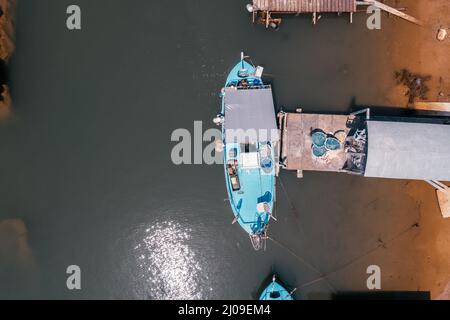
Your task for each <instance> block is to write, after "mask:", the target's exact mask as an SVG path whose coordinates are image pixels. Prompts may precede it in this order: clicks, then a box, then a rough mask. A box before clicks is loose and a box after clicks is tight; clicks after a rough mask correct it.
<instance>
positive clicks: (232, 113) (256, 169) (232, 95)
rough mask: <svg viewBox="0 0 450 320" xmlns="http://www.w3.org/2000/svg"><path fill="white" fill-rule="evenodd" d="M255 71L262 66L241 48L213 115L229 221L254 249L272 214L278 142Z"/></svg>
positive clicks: (267, 96) (266, 89) (267, 91)
mask: <svg viewBox="0 0 450 320" xmlns="http://www.w3.org/2000/svg"><path fill="white" fill-rule="evenodd" d="M261 76H262V67H255V66H254V65H252V64H251V63H249V62H248V61H246V57H245V56H244V54H243V53H242V54H241V61H240V62H239V63H238V64H237V65H236V66H235V67H234V68H233V69H232V70H231V72H230V74H229V75H228V78H227V80H226V83H225V87H224V88H223V89H222V92H221V97H222V111H221V113H220V114H218V115H217V116H216V117H215V118H214V122H215V123H216V124H217V125H221V126H222V141H219V144H220V149H221V151H223V154H224V166H225V168H224V169H225V181H226V186H227V191H228V197H229V201H230V205H231V208H232V210H233V214H234V216H235V218H234V221H233V223H236V222H238V223H239V225H240V226H241V227H242V228H243V229H244V230H245V231H246V232H247V233H248V234H249V235H250V239H251V242H252V244H253V247H254V248H255V250H259V249H261V248H264V247H265V241H266V239H267V227H268V223H269V221H270V219H271V218H273V216H272V213H273V209H274V203H275V173H276V170H277V165H278V163H277V161H276V158H277V157H276V153H277V146H278V145H277V143H278V141H279V131H278V128H277V123H276V119H275V107H274V102H273V96H272V88H271V87H270V86H268V85H265V84H264V83H263V81H262V79H261ZM216 146H217V144H216Z"/></svg>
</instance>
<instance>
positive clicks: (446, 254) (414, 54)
mask: <svg viewBox="0 0 450 320" xmlns="http://www.w3.org/2000/svg"><path fill="white" fill-rule="evenodd" d="M383 2H384V3H385V4H387V5H391V6H393V7H397V8H404V9H406V13H407V14H409V15H412V16H414V17H415V18H418V19H420V20H421V21H422V22H423V26H417V25H414V24H412V23H409V22H406V21H402V20H401V19H400V18H397V17H393V16H392V15H390V16H389V18H387V17H388V15H386V14H385V15H384V20H383V21H384V22H386V20H387V21H388V22H387V23H385V26H386V27H385V28H384V27H382V30H381V31H382V37H383V38H384V40H385V41H384V43H385V46H386V48H383V51H380V55H383V56H384V57H380V59H381V60H382V61H383V62H384V63H385V64H386V68H387V70H392V80H391V81H392V86H391V87H390V89H389V90H388V92H386V93H385V96H384V99H383V100H384V103H385V104H386V105H389V106H399V107H410V106H411V105H412V103H411V101H408V100H409V98H408V93H407V91H408V88H407V87H406V86H405V85H403V84H399V83H397V84H396V83H395V73H396V72H400V71H402V70H408V71H409V72H411V73H413V74H419V75H422V76H423V77H427V76H430V79H429V80H427V81H426V86H427V87H428V91H427V93H426V97H422V98H420V97H417V98H416V99H415V101H414V102H418V101H428V102H449V101H450V54H449V53H450V1H449V0H433V1H428V0H385V1H383ZM441 28H444V29H446V30H447V32H448V35H447V37H446V39H445V40H443V41H439V40H438V32H439V29H441ZM405 191H406V193H407V194H408V196H410V197H411V201H414V202H416V204H417V208H418V211H419V217H420V218H419V220H418V230H419V231H418V232H417V233H412V234H410V235H409V236H408V237H407V240H406V242H405V244H404V245H398V246H392V248H390V249H391V258H388V257H386V258H385V262H386V264H388V265H390V264H395V263H399V264H401V265H402V266H403V269H404V270H405V272H404V275H402V276H401V277H400V276H399V277H397V278H390V279H389V280H388V281H387V282H388V283H389V285H388V286H389V288H387V289H391V290H398V289H399V288H403V289H405V290H424V291H430V292H431V297H432V299H450V250H449V248H450V219H444V218H443V217H442V215H441V212H440V209H439V205H438V201H437V196H436V192H435V191H434V190H433V189H432V188H430V187H429V186H428V185H427V184H426V183H423V182H418V181H411V182H405ZM380 254H381V253H380Z"/></svg>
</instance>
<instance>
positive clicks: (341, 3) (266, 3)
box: [253, 0, 356, 13]
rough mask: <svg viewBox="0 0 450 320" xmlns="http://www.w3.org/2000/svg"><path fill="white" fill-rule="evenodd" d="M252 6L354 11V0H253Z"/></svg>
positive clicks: (283, 10) (289, 10)
mask: <svg viewBox="0 0 450 320" xmlns="http://www.w3.org/2000/svg"><path fill="white" fill-rule="evenodd" d="M253 6H254V8H256V9H257V10H259V11H270V12H277V13H314V12H334V13H338V12H356V0H253Z"/></svg>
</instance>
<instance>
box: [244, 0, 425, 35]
mask: <svg viewBox="0 0 450 320" xmlns="http://www.w3.org/2000/svg"><path fill="white" fill-rule="evenodd" d="M369 6H374V7H376V8H378V9H379V10H382V11H385V12H387V13H389V14H392V15H395V16H397V17H400V18H402V19H404V20H406V21H409V22H411V23H414V24H417V25H422V22H421V21H420V20H418V19H416V18H414V17H412V16H410V15H408V14H406V13H404V12H402V11H401V10H398V9H395V8H392V7H390V6H388V5H386V4H384V3H382V2H380V1H376V0H253V3H252V4H249V5H247V10H248V11H250V12H251V13H252V15H253V22H257V21H258V22H260V23H262V24H265V25H266V28H268V27H272V28H277V27H278V26H279V25H280V24H281V21H282V19H281V17H280V16H281V15H287V14H294V15H299V14H305V13H306V14H312V23H313V24H316V23H317V21H318V20H319V19H320V17H321V16H320V14H321V13H337V14H342V13H348V14H349V15H350V23H352V22H353V14H354V13H356V12H359V11H364V12H365V11H366V10H367V8H368V7H369ZM274 16H276V17H274Z"/></svg>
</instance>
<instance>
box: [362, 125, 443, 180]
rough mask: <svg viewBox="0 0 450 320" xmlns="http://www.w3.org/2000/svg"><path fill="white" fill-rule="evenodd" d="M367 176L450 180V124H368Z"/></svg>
mask: <svg viewBox="0 0 450 320" xmlns="http://www.w3.org/2000/svg"><path fill="white" fill-rule="evenodd" d="M367 130H368V150H367V164H366V170H365V174H364V175H365V176H366V177H377V178H394V179H414V180H441V181H450V143H449V141H450V140H449V139H450V125H445V124H430V123H408V122H390V121H368V122H367Z"/></svg>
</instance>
